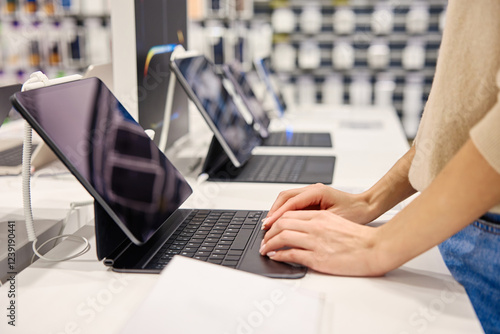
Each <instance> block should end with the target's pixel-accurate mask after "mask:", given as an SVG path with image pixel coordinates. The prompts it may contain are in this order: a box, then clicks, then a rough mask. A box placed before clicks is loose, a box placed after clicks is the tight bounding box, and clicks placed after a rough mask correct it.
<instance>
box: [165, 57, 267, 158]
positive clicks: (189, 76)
mask: <svg viewBox="0 0 500 334" xmlns="http://www.w3.org/2000/svg"><path fill="white" fill-rule="evenodd" d="M172 65H173V69H174V71H175V72H176V75H177V78H178V79H179V82H181V84H182V85H183V87H184V88H185V89H186V92H187V93H188V96H189V97H190V98H191V99H192V100H193V102H194V103H195V105H196V106H197V108H198V110H199V111H200V112H201V113H202V115H203V116H204V118H205V120H206V121H207V123H208V125H209V126H210V127H211V128H212V131H213V132H214V135H215V136H216V138H217V139H218V140H219V143H220V144H221V146H222V147H223V148H224V150H225V152H226V154H227V155H228V156H229V158H230V159H231V161H232V162H233V164H234V165H235V166H236V167H239V166H241V165H243V164H244V163H245V162H246V161H247V160H248V159H249V158H250V156H251V153H252V150H253V148H254V147H255V146H257V145H259V144H260V138H259V137H258V136H257V134H256V132H255V131H254V129H253V128H252V125H251V120H249V122H250V124H249V122H247V120H246V119H245V118H244V116H243V115H242V113H241V112H240V110H239V109H238V106H237V105H236V103H235V101H234V100H233V98H232V96H231V95H230V94H229V92H228V91H227V89H226V87H225V86H224V83H223V80H222V78H221V76H220V75H219V74H218V73H217V72H216V68H215V65H214V64H213V63H211V62H210V61H208V59H206V58H205V57H204V56H188V57H184V58H183V57H182V56H181V57H176V58H175V59H174V60H173V64H172Z"/></svg>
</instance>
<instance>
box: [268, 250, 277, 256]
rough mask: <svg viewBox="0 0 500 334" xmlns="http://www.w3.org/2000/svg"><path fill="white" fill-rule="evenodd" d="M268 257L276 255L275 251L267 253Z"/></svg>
mask: <svg viewBox="0 0 500 334" xmlns="http://www.w3.org/2000/svg"><path fill="white" fill-rule="evenodd" d="M266 255H267V256H268V257H273V256H275V255H276V252H275V251H272V252H269V253H267V254H266Z"/></svg>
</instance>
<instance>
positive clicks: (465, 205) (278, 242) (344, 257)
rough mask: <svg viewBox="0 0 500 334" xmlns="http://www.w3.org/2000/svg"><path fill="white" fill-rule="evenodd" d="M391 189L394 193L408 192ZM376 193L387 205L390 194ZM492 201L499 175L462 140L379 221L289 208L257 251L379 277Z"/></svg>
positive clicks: (499, 196)
mask: <svg viewBox="0 0 500 334" xmlns="http://www.w3.org/2000/svg"><path fill="white" fill-rule="evenodd" d="M398 163H399V162H398ZM394 177H395V179H393V181H394V180H399V181H397V182H396V184H398V183H400V182H404V179H405V177H403V176H402V175H401V176H399V177H398V174H395V176H394ZM381 182H382V181H381ZM386 186H387V185H386ZM381 188H384V186H383V185H381ZM404 188H405V187H402V188H401V189H404ZM406 189H407V190H408V188H406ZM395 191H396V192H398V193H399V196H401V195H404V194H407V193H410V191H408V192H407V193H404V192H403V193H401V192H399V190H395ZM378 196H381V197H382V198H385V199H384V200H380V199H379V201H381V202H382V203H388V202H390V200H389V199H390V198H392V196H393V195H391V194H386V195H383V194H379V195H378ZM396 197H397V196H396ZM379 198H380V197H379ZM498 203H500V174H499V173H497V172H496V171H495V170H494V169H493V168H492V167H491V165H489V164H488V162H487V161H486V160H485V159H484V158H483V156H482V155H481V154H480V153H479V151H478V150H477V148H476V147H475V146H474V144H473V143H472V141H471V140H468V141H467V143H466V144H465V145H464V146H463V147H462V148H461V149H460V151H459V152H458V153H457V154H456V155H455V156H454V157H453V159H452V160H451V161H450V162H449V163H448V164H447V165H446V166H445V168H444V169H443V170H442V171H441V172H440V173H439V174H438V176H437V177H436V178H435V179H434V181H433V182H432V183H431V185H429V187H428V188H427V189H426V190H425V191H423V192H422V194H421V195H420V196H419V197H417V198H416V199H415V200H413V201H412V202H411V203H410V204H409V205H408V206H406V207H405V208H404V209H403V210H402V211H401V212H400V213H399V214H398V215H396V216H395V217H394V218H393V219H391V220H390V221H389V222H387V223H386V224H385V225H383V226H381V227H378V228H373V227H368V226H362V225H359V224H354V223H352V222H351V221H348V220H346V219H344V218H342V217H339V216H338V215H335V214H332V213H330V212H325V211H289V212H287V213H285V214H283V215H282V217H281V218H280V219H278V220H277V221H276V222H275V223H274V225H273V226H272V227H271V228H270V229H269V231H268V232H267V233H266V235H265V237H264V239H263V243H262V244H263V246H262V248H261V254H263V255H265V254H267V255H268V256H269V257H271V258H272V259H273V260H277V261H284V262H295V263H299V264H303V265H306V266H308V267H310V268H312V269H314V270H317V271H321V272H325V273H329V274H336V275H355V276H374V275H382V274H384V273H386V272H388V271H390V270H392V269H395V268H397V267H399V266H400V265H402V264H403V263H405V262H407V261H408V260H410V259H412V258H413V257H415V256H417V255H419V254H421V253H423V252H424V251H426V250H428V249H430V248H431V247H433V246H435V245H437V244H439V243H441V242H442V241H444V240H445V239H447V238H449V237H450V236H452V235H453V234H455V233H456V232H458V231H459V230H460V229H462V228H464V227H465V226H467V225H468V224H470V223H471V222H472V221H473V220H474V219H476V218H478V217H479V216H481V215H482V214H483V213H485V212H486V211H487V210H489V209H490V208H492V207H493V206H495V205H496V204H498ZM283 247H290V249H282V248H283Z"/></svg>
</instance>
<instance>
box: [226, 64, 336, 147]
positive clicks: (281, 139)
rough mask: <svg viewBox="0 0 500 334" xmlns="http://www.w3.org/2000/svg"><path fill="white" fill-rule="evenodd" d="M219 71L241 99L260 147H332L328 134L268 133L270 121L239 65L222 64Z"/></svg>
mask: <svg viewBox="0 0 500 334" xmlns="http://www.w3.org/2000/svg"><path fill="white" fill-rule="evenodd" d="M221 69H222V72H223V75H224V76H225V78H227V79H228V80H229V81H230V82H231V84H232V85H233V86H234V90H235V93H236V94H238V98H241V100H242V102H243V105H244V107H245V108H246V109H248V112H249V113H250V114H251V115H252V117H253V125H254V128H255V129H256V131H257V132H258V133H259V135H260V136H261V137H262V146H300V147H332V138H331V135H330V133H328V132H297V131H294V130H293V129H292V128H287V129H286V131H279V132H270V131H269V124H270V123H271V120H270V118H269V116H268V115H267V112H266V111H265V109H264V106H263V105H262V103H261V102H260V101H259V100H258V99H257V96H256V95H255V93H254V92H253V89H252V86H251V84H250V82H249V81H248V79H247V74H246V72H245V71H243V69H242V67H241V64H240V63H238V62H236V61H234V62H231V63H227V64H223V65H222V66H221ZM283 101H284V100H283Z"/></svg>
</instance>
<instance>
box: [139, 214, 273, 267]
mask: <svg viewBox="0 0 500 334" xmlns="http://www.w3.org/2000/svg"><path fill="white" fill-rule="evenodd" d="M263 214H264V212H263V211H222V210H193V212H191V213H190V214H189V216H188V217H187V218H186V219H185V221H184V222H183V223H182V224H181V225H180V226H179V228H178V229H177V230H176V231H175V232H174V234H173V235H172V236H171V237H170V238H169V239H168V240H167V242H166V243H165V244H164V245H163V246H162V247H161V248H160V249H159V250H158V252H157V253H156V254H155V255H154V256H153V258H152V259H151V260H150V261H149V263H148V264H147V267H146V268H147V269H163V267H165V266H166V265H167V264H168V262H169V261H170V260H171V259H172V258H173V257H174V255H182V256H187V257H190V258H194V259H197V260H202V261H207V262H210V263H215V264H221V265H223V266H226V267H231V268H236V266H237V265H238V262H239V261H240V259H241V256H242V255H243V252H244V250H245V248H246V246H247V243H248V240H249V239H250V237H251V235H252V233H253V231H254V229H255V226H256V225H257V224H261V220H262V218H263V217H262V216H263Z"/></svg>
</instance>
